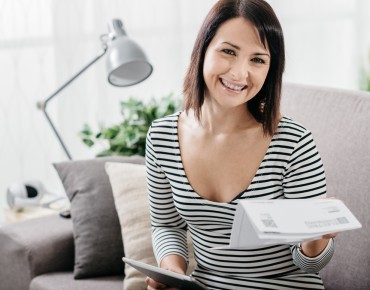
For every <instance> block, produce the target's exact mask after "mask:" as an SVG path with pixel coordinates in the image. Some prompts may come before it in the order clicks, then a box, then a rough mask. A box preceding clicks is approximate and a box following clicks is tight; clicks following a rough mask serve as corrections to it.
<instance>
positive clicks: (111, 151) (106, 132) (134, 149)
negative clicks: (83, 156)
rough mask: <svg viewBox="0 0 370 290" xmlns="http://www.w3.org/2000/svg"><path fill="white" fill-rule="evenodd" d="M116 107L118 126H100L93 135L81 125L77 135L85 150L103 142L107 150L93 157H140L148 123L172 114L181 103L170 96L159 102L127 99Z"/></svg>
mask: <svg viewBox="0 0 370 290" xmlns="http://www.w3.org/2000/svg"><path fill="white" fill-rule="evenodd" d="M120 105H121V115H122V117H123V120H122V122H121V123H119V124H117V125H113V126H110V127H101V128H100V130H99V131H98V132H93V131H92V130H91V127H90V126H89V125H87V124H85V125H84V128H83V130H82V131H81V132H80V137H81V139H82V141H83V142H84V143H85V144H86V145H87V146H89V147H93V146H94V145H96V144H97V143H101V142H104V141H105V143H108V148H107V149H105V150H103V151H101V152H99V153H98V154H97V156H112V155H125V156H129V155H141V156H144V155H145V141H146V135H147V132H148V129H149V127H150V125H151V123H152V122H153V121H154V120H155V119H159V118H162V117H164V116H166V115H170V114H173V113H174V112H176V111H177V110H178V109H179V108H180V105H181V103H180V100H179V99H176V98H174V97H173V95H172V94H170V95H167V96H164V97H162V98H160V99H155V98H152V99H151V100H150V101H148V102H143V101H141V100H137V99H134V98H132V97H131V98H129V99H128V100H127V101H122V102H121V103H120Z"/></svg>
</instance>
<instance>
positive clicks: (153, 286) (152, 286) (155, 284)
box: [145, 277, 166, 290]
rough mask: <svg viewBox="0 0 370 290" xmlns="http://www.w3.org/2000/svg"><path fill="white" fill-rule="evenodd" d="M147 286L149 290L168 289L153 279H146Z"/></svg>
mask: <svg viewBox="0 0 370 290" xmlns="http://www.w3.org/2000/svg"><path fill="white" fill-rule="evenodd" d="M145 283H146V285H148V289H150V290H154V289H166V285H164V284H162V283H159V282H157V281H155V280H153V279H152V278H149V277H146V279H145Z"/></svg>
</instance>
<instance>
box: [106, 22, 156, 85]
mask: <svg viewBox="0 0 370 290" xmlns="http://www.w3.org/2000/svg"><path fill="white" fill-rule="evenodd" d="M109 29H110V34H111V36H112V41H111V43H110V44H109V47H108V51H107V62H106V67H107V72H108V81H109V83H110V84H112V85H114V86H118V87H126V86H131V85H134V84H137V83H140V82H141V81H143V80H145V79H146V78H148V77H149V76H150V74H151V73H152V71H153V67H152V65H151V64H150V63H149V62H148V60H147V58H146V55H145V53H144V52H143V50H142V49H141V48H140V46H139V45H138V44H136V43H135V42H134V41H133V40H132V39H130V38H129V37H128V36H127V35H126V33H125V31H124V30H123V27H122V22H121V21H120V20H118V19H113V20H112V23H111V24H110V26H109Z"/></svg>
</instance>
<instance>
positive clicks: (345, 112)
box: [281, 84, 370, 290]
mask: <svg viewBox="0 0 370 290" xmlns="http://www.w3.org/2000/svg"><path fill="white" fill-rule="evenodd" d="M281 111H282V113H283V115H285V116H289V117H291V118H293V119H294V120H296V121H298V122H300V123H302V124H303V125H304V126H305V127H306V128H308V129H309V130H310V131H311V132H312V134H313V136H314V139H315V141H316V144H317V147H318V149H319V152H320V154H321V157H322V160H323V163H324V167H325V172H326V177H327V190H328V196H334V197H336V198H338V199H341V200H343V201H344V203H345V204H346V205H347V206H348V207H349V209H350V210H351V211H352V212H353V213H354V215H355V216H356V217H357V218H358V220H359V221H360V222H361V224H362V228H361V229H358V230H354V231H347V232H344V233H340V234H339V235H338V237H337V238H335V253H334V257H333V258H332V260H331V261H330V263H329V264H328V265H327V266H326V267H325V269H324V270H323V271H322V272H321V276H322V278H323V280H324V284H325V287H326V289H328V290H331V289H333V290H334V289H335V290H341V289H345V290H349V289H351V290H354V289H359V290H360V289H361V290H363V289H370V214H368V209H369V208H370V199H369V196H370V176H369V175H370V93H367V92H360V91H347V90H339V89H331V88H320V87H312V86H306V85H296V84H284V86H283V94H282V108H281Z"/></svg>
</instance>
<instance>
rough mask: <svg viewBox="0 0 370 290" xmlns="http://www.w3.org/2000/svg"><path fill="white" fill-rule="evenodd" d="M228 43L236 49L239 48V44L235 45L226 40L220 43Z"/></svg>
mask: <svg viewBox="0 0 370 290" xmlns="http://www.w3.org/2000/svg"><path fill="white" fill-rule="evenodd" d="M224 43H225V44H228V45H230V46H232V47H234V48H235V49H237V50H240V47H239V46H237V45H235V44H232V43H230V42H227V41H224V42H222V44H224Z"/></svg>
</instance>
